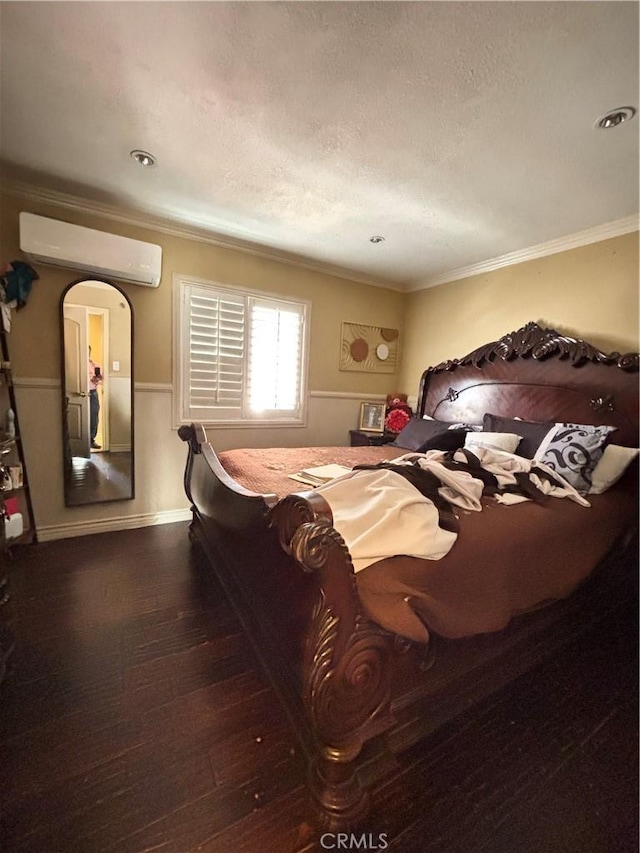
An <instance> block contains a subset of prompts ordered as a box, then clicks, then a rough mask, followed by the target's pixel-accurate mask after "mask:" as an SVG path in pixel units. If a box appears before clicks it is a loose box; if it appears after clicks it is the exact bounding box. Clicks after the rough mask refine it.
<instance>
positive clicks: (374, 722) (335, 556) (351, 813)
mask: <svg viewBox="0 0 640 853" xmlns="http://www.w3.org/2000/svg"><path fill="white" fill-rule="evenodd" d="M271 517H272V522H273V523H274V524H276V526H277V527H278V530H279V534H280V540H281V544H282V546H283V547H284V549H285V551H287V552H288V553H290V554H291V555H292V556H293V557H294V559H295V560H297V562H298V563H299V564H300V566H301V567H302V569H303V570H304V571H306V572H309V573H313V574H314V575H315V576H316V578H317V580H318V587H319V591H318V597H317V600H316V603H315V607H314V610H313V615H312V619H311V624H310V626H309V628H308V631H307V635H306V642H305V655H304V662H303V684H304V692H303V699H304V707H305V711H306V714H307V717H308V720H309V722H310V724H311V728H312V731H313V734H314V738H315V742H316V748H315V750H314V756H315V757H314V760H313V762H312V765H311V767H310V776H309V785H310V789H311V794H312V797H313V799H314V801H315V803H316V805H317V806H318V807H319V810H320V818H321V821H322V823H323V825H324V826H326V827H327V828H330V829H344V828H348V827H350V826H356V825H357V824H358V823H359V822H360V821H361V820H362V819H363V818H364V817H365V815H366V813H367V809H368V794H367V791H366V789H365V788H364V787H363V786H362V784H361V782H360V780H359V778H358V775H357V766H356V759H357V758H358V756H359V754H360V752H361V750H362V746H363V744H364V742H365V741H366V740H367V739H368V738H370V737H372V736H373V735H374V734H376V733H378V732H379V731H382V730H384V729H386V728H388V726H389V724H390V720H389V714H390V710H389V698H390V685H391V667H390V660H391V657H392V646H393V639H392V637H391V636H390V635H388V634H387V633H386V632H385V631H383V630H382V629H381V628H379V627H378V626H377V625H375V624H373V623H372V622H370V621H369V620H368V619H367V618H366V617H365V616H364V614H363V613H362V610H361V607H360V603H359V598H358V593H357V590H356V584H355V575H354V571H353V564H352V562H351V557H350V555H349V551H348V549H347V546H346V545H345V542H344V540H343V539H342V537H341V536H340V534H339V533H338V532H337V531H336V530H335V529H334V528H333V527H332V524H331V521H332V518H331V511H330V509H329V507H328V505H327V504H326V502H325V501H324V500H323V499H322V498H321V496H320V495H318V494H317V493H314V492H309V493H306V494H304V495H291V496H289V497H288V498H285V499H284V500H283V501H281V502H280V503H279V504H278V505H277V507H275V508H274V509H273V510H272V515H271Z"/></svg>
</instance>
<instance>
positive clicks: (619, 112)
mask: <svg viewBox="0 0 640 853" xmlns="http://www.w3.org/2000/svg"><path fill="white" fill-rule="evenodd" d="M635 114H636V111H635V109H634V108H633V107H618V108H617V109H615V110H610V112H608V113H606V115H603V116H601V117H600V118H599V119H598V120H597V121H596V124H595V126H596V127H598V128H600V129H601V130H608V129H609V128H610V127H617V126H618V125H619V124H622V122H623V121H628V120H629V119H630V118H633V117H634V115H635Z"/></svg>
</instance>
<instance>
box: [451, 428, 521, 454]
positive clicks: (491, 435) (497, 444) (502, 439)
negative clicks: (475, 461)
mask: <svg viewBox="0 0 640 853" xmlns="http://www.w3.org/2000/svg"><path fill="white" fill-rule="evenodd" d="M520 438H521V436H519V435H516V434H515V433H514V432H470V433H467V435H466V436H465V439H464V446H465V447H467V448H468V449H469V450H473V448H474V447H490V448H491V449H492V450H504V451H505V452H506V453H515V452H516V447H517V446H518V445H519V444H520Z"/></svg>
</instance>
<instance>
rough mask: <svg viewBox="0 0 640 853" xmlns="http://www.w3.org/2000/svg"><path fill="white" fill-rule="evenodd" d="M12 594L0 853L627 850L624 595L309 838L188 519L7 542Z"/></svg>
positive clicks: (631, 619)
mask: <svg viewBox="0 0 640 853" xmlns="http://www.w3.org/2000/svg"><path fill="white" fill-rule="evenodd" d="M10 589H11V600H10V601H9V603H8V604H5V605H4V606H3V607H2V609H1V610H0V620H1V621H2V623H4V624H6V625H9V626H10V627H11V629H12V631H13V634H14V636H15V649H14V652H13V654H12V656H11V661H10V666H9V671H8V674H7V677H6V679H5V681H4V682H3V684H2V685H1V686H0V798H1V812H2V817H1V827H0V849H1V850H3V851H7V853H9V851H11V853H13V851H16V852H17V851H20V853H23V851H32V852H33V853H35V851H38V853H58V851H60V852H61V853H67V851H79V853H80V851H81V853H94V851H95V853H97V851H114V853H115V851H150V850H153V851H163V853H190V851H201V853H300V851H307V853H308V852H309V851H316V850H322V849H360V850H362V849H385V846H384V845H385V844H386V845H387V846H386V849H388V850H391V851H396V853H398V852H399V851H402V853H431V851H438V853H534V852H535V853H627V851H628V853H632V851H633V853H636V851H637V849H638V820H637V816H638V785H637V779H638V761H637V758H638V748H637V747H638V743H637V734H638V718H637V706H638V692H637V690H638V687H637V632H636V627H635V623H636V614H637V604H636V603H635V602H630V606H629V614H628V619H627V620H626V621H623V622H618V623H617V624H615V625H610V626H608V627H607V628H606V629H605V630H603V631H602V632H601V633H600V635H599V636H595V637H592V638H591V641H590V643H589V644H588V645H587V644H586V643H584V642H583V643H582V644H580V645H577V646H575V647H569V648H567V649H565V650H564V651H563V652H562V654H561V655H559V656H558V658H557V659H555V660H553V661H551V662H549V663H547V664H545V665H543V666H541V667H540V668H539V669H538V670H536V671H535V672H534V673H531V674H529V675H527V676H526V677H524V678H522V679H520V680H519V682H516V683H515V684H513V685H511V686H510V687H509V688H508V689H506V690H504V691H502V692H501V693H500V694H498V695H495V696H493V697H491V698H490V699H489V700H487V701H485V702H484V703H483V704H482V705H480V706H478V707H476V708H474V709H471V710H469V711H468V712H467V713H466V714H465V715H464V716H462V717H460V718H459V719H458V720H456V721H455V722H454V723H452V724H449V725H448V726H446V727H445V728H444V729H442V730H441V731H439V732H437V733H436V734H435V735H433V736H432V737H430V738H429V739H428V740H427V741H426V742H425V743H424V744H422V745H421V746H420V747H419V748H413V749H412V750H410V751H409V753H408V754H406V755H403V756H401V757H400V758H399V765H398V768H397V772H396V773H395V774H394V775H393V777H392V778H390V779H389V780H388V781H386V782H385V783H382V784H381V785H380V786H379V787H378V789H377V790H376V791H375V792H374V798H373V811H372V815H371V818H370V820H369V822H368V825H367V826H366V827H365V831H366V834H367V838H366V842H367V845H368V846H367V847H366V848H365V847H363V846H362V838H361V835H360V834H359V835H358V837H357V838H356V839H355V840H356V841H357V843H358V844H359V845H360V846H358V847H356V846H352V847H351V848H346V847H342V848H338V847H337V846H336V845H337V840H336V839H330V838H325V839H324V843H325V847H324V848H323V847H322V846H321V844H320V836H319V833H318V832H317V830H316V829H315V827H314V825H313V822H312V819H311V813H310V810H309V807H308V803H307V797H306V792H305V787H304V767H303V762H302V760H301V756H300V755H299V752H298V749H297V746H296V742H295V739H294V736H293V733H292V730H291V728H290V725H289V723H288V720H287V717H286V715H285V714H284V712H283V710H282V708H281V706H280V704H279V702H278V699H277V698H276V696H275V694H274V693H273V691H272V689H271V687H270V686H269V683H268V681H267V679H266V677H265V675H264V674H263V672H262V670H261V669H260V666H259V664H258V663H257V660H256V658H255V656H254V653H253V650H252V648H251V647H250V644H249V642H248V640H247V639H246V637H245V636H244V634H243V632H242V629H241V627H240V623H239V621H238V619H237V618H236V616H235V615H234V613H233V611H232V609H231V607H230V605H229V604H228V602H227V601H226V599H225V597H224V595H223V593H222V591H221V589H220V587H219V586H218V584H217V582H216V581H215V579H214V577H213V574H212V572H211V570H210V568H209V567H208V564H207V563H206V561H205V559H204V558H203V557H202V556H201V554H200V552H199V550H198V549H197V548H193V547H192V546H191V544H190V543H189V541H188V538H187V525H186V524H172V525H166V526H162V527H149V528H144V529H141V530H127V531H122V532H119V533H106V534H101V535H98V536H87V537H80V538H77V539H69V540H64V541H59V542H51V543H45V544H40V545H33V546H29V547H24V548H22V549H21V550H18V549H16V556H15V558H14V560H13V562H12V565H11V566H10ZM332 844H333V845H334V846H333V848H331V845H332Z"/></svg>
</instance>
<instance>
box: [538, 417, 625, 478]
mask: <svg viewBox="0 0 640 853" xmlns="http://www.w3.org/2000/svg"><path fill="white" fill-rule="evenodd" d="M615 429H617V427H613V426H591V425H589V424H563V423H560V424H556V428H555V431H554V430H551V431H550V432H549V434H548V435H547V437H546V438H545V439H544V441H543V442H542V444H541V445H540V447H539V448H538V450H537V451H536V455H535V457H534V459H535V460H536V461H538V462H544V463H545V465H548V466H549V467H550V468H552V469H553V470H554V471H557V473H558V474H560V476H561V477H564V479H565V480H566V481H567V482H568V483H571V485H572V486H573V487H574V489H576V491H578V492H580V494H582V495H585V494H587V492H588V491H589V489H590V488H591V476H592V474H593V470H594V468H595V467H596V465H597V464H598V462H599V461H600V458H601V457H602V454H603V452H604V445H605V444H606V442H607V439H608V438H609V435H610V434H611V433H612V432H613V431H614V430H615Z"/></svg>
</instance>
